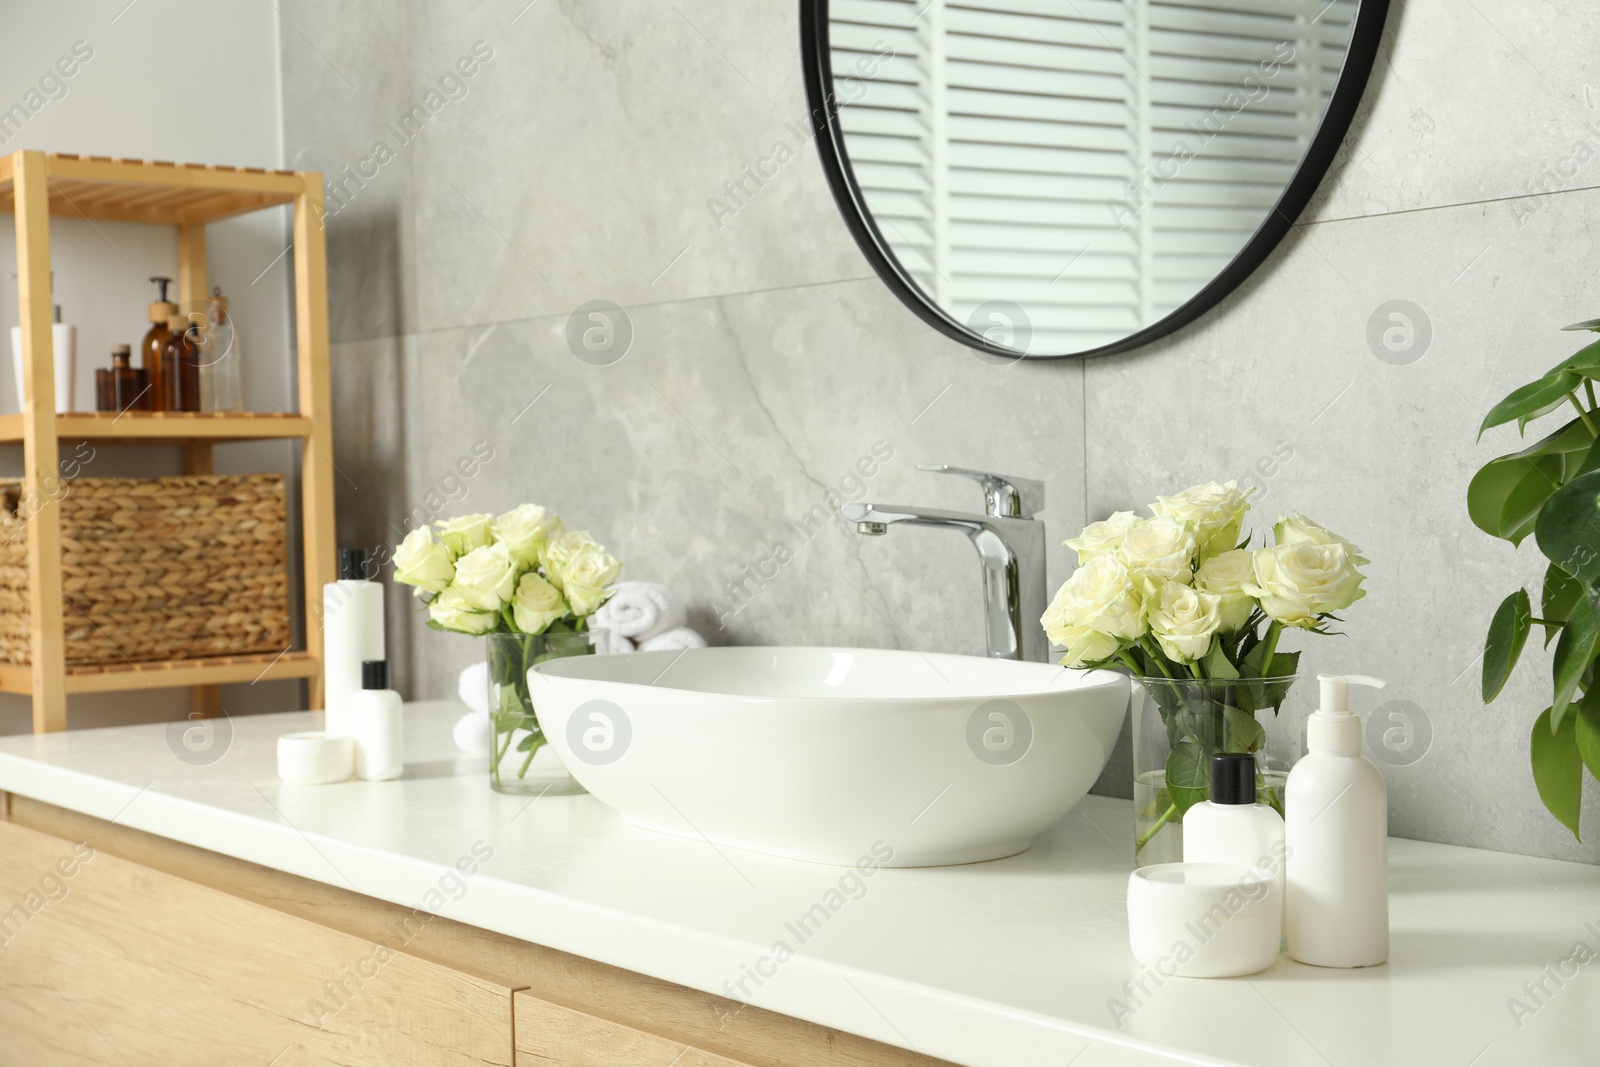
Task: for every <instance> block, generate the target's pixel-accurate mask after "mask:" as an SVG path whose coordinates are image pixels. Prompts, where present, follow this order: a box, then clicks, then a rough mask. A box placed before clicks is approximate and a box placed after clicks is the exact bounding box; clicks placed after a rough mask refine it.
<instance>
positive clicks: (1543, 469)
mask: <svg viewBox="0 0 1600 1067" xmlns="http://www.w3.org/2000/svg"><path fill="white" fill-rule="evenodd" d="M1561 473H1562V461H1561V458H1560V457H1559V456H1541V457H1540V458H1539V459H1536V460H1534V461H1533V463H1532V464H1531V465H1530V466H1529V468H1528V471H1527V473H1526V474H1524V475H1523V477H1522V480H1521V481H1520V482H1518V483H1517V484H1516V485H1514V486H1512V487H1511V492H1510V493H1509V494H1507V496H1506V500H1505V503H1504V505H1502V507H1501V511H1500V534H1499V536H1501V537H1503V538H1505V539H1506V540H1507V541H1510V542H1511V543H1512V544H1513V545H1516V546H1519V547H1520V546H1521V544H1522V542H1523V539H1524V538H1526V537H1527V536H1528V535H1529V534H1531V533H1533V532H1534V530H1535V529H1536V528H1537V526H1538V523H1539V512H1540V511H1541V510H1543V508H1544V505H1545V503H1546V502H1547V501H1548V500H1549V499H1550V498H1551V497H1552V496H1554V495H1555V493H1556V490H1558V489H1560V488H1561Z"/></svg>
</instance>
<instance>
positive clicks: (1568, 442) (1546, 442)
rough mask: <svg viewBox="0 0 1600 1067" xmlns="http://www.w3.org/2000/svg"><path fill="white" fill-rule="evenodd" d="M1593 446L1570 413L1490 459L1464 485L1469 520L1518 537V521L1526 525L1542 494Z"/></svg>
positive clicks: (1493, 533) (1573, 471)
mask: <svg viewBox="0 0 1600 1067" xmlns="http://www.w3.org/2000/svg"><path fill="white" fill-rule="evenodd" d="M1594 448H1595V438H1594V435H1593V434H1592V433H1590V432H1589V428H1588V427H1587V426H1585V425H1584V424H1583V420H1582V419H1573V420H1572V421H1571V422H1569V423H1567V424H1566V425H1565V426H1563V427H1561V429H1559V430H1557V431H1556V432H1555V433H1552V434H1550V435H1549V436H1548V437H1545V438H1543V439H1541V440H1539V441H1536V442H1534V443H1533V444H1531V445H1529V446H1528V447H1527V448H1524V449H1523V450H1522V451H1520V452H1514V453H1512V454H1510V455H1507V456H1500V457H1499V458H1498V459H1492V460H1490V461H1489V462H1488V463H1487V464H1485V465H1484V466H1483V468H1482V469H1481V470H1479V471H1478V473H1477V474H1475V475H1474V476H1473V478H1472V482H1471V483H1470V484H1469V485H1468V486H1467V514H1468V515H1469V516H1471V518H1472V522H1473V525H1475V526H1477V527H1478V529H1480V530H1482V531H1483V532H1484V533H1486V534H1488V535H1489V536H1490V537H1500V538H1504V539H1506V540H1512V539H1513V536H1512V535H1513V533H1515V534H1516V537H1515V539H1516V540H1517V541H1520V540H1521V539H1522V538H1523V537H1526V536H1527V533H1528V531H1527V530H1523V529H1520V527H1521V526H1523V525H1528V526H1529V528H1530V529H1531V524H1532V521H1533V519H1534V518H1535V517H1536V516H1537V515H1538V511H1539V508H1540V507H1541V506H1542V505H1543V504H1544V501H1545V499H1546V498H1548V497H1549V496H1550V494H1551V493H1554V492H1555V491H1556V489H1557V487H1558V486H1560V484H1561V483H1562V482H1563V481H1566V480H1569V479H1571V478H1573V477H1576V476H1577V474H1578V473H1579V472H1580V470H1581V468H1582V467H1583V465H1584V464H1585V463H1586V462H1587V460H1588V458H1589V456H1590V454H1591V453H1592V452H1593V451H1594ZM1541 461H1544V462H1543V463H1541ZM1541 490H1542V491H1541ZM1513 494H1515V495H1516V500H1515V502H1514V503H1513V502H1512V496H1513Z"/></svg>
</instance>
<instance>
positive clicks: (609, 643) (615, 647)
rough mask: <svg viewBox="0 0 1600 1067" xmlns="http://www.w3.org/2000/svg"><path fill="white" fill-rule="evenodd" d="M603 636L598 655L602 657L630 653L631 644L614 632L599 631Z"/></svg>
mask: <svg viewBox="0 0 1600 1067" xmlns="http://www.w3.org/2000/svg"><path fill="white" fill-rule="evenodd" d="M600 632H601V634H602V635H603V636H602V638H601V640H600V654H601V655H602V656H610V655H615V654H616V653H618V652H632V651H633V650H634V648H633V642H632V641H630V640H628V639H627V638H626V637H623V636H622V635H621V634H619V633H617V631H615V630H601V631H600Z"/></svg>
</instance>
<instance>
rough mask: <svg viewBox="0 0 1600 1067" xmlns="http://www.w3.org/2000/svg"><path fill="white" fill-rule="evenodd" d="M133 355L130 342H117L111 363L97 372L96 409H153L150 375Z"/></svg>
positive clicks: (95, 383) (95, 388)
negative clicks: (151, 404)
mask: <svg viewBox="0 0 1600 1067" xmlns="http://www.w3.org/2000/svg"><path fill="white" fill-rule="evenodd" d="M132 356H133V352H132V350H131V349H130V348H129V347H128V346H127V345H117V346H116V347H115V348H113V349H112V350H111V366H110V367H109V368H105V367H101V368H100V369H98V370H96V371H95V372H94V391H95V410H96V411H114V412H117V413H118V414H121V413H123V412H125V411H149V410H150V402H151V398H150V375H149V374H147V373H146V372H145V369H144V368H143V367H135V366H132V365H131V364H130V363H129V360H130V359H131V358H132Z"/></svg>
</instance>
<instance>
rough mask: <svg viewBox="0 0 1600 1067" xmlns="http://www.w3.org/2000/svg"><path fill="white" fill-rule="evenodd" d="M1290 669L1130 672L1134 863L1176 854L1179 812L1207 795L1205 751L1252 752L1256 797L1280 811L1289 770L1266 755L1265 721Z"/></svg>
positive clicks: (1173, 858)
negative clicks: (1273, 672)
mask: <svg viewBox="0 0 1600 1067" xmlns="http://www.w3.org/2000/svg"><path fill="white" fill-rule="evenodd" d="M1294 682H1295V676H1294V675H1289V676H1285V677H1276V678H1229V679H1222V678H1218V679H1210V678H1180V679H1171V678H1142V677H1135V678H1134V679H1133V702H1132V706H1131V712H1132V716H1133V813H1134V864H1135V865H1136V866H1139V867H1144V866H1148V865H1149V864H1152V863H1176V862H1178V861H1180V860H1182V859H1183V813H1184V812H1185V811H1187V810H1188V809H1189V808H1190V807H1192V806H1194V805H1195V804H1198V803H1200V802H1201V801H1204V800H1208V799H1210V796H1211V757H1212V755H1213V754H1215V753H1218V752H1249V753H1253V754H1254V755H1255V757H1256V803H1258V804H1267V805H1270V806H1271V807H1273V808H1274V809H1276V810H1277V812H1278V813H1279V814H1280V815H1281V814H1283V787H1284V782H1285V780H1286V779H1287V777H1288V770H1287V768H1286V767H1283V766H1272V765H1271V764H1270V763H1269V761H1268V758H1267V729H1266V726H1267V723H1268V722H1270V721H1272V720H1273V719H1275V718H1276V716H1277V714H1278V709H1279V708H1280V707H1281V706H1282V704H1283V702H1284V700H1285V698H1287V696H1288V695H1289V689H1290V687H1291V686H1293V685H1294Z"/></svg>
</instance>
